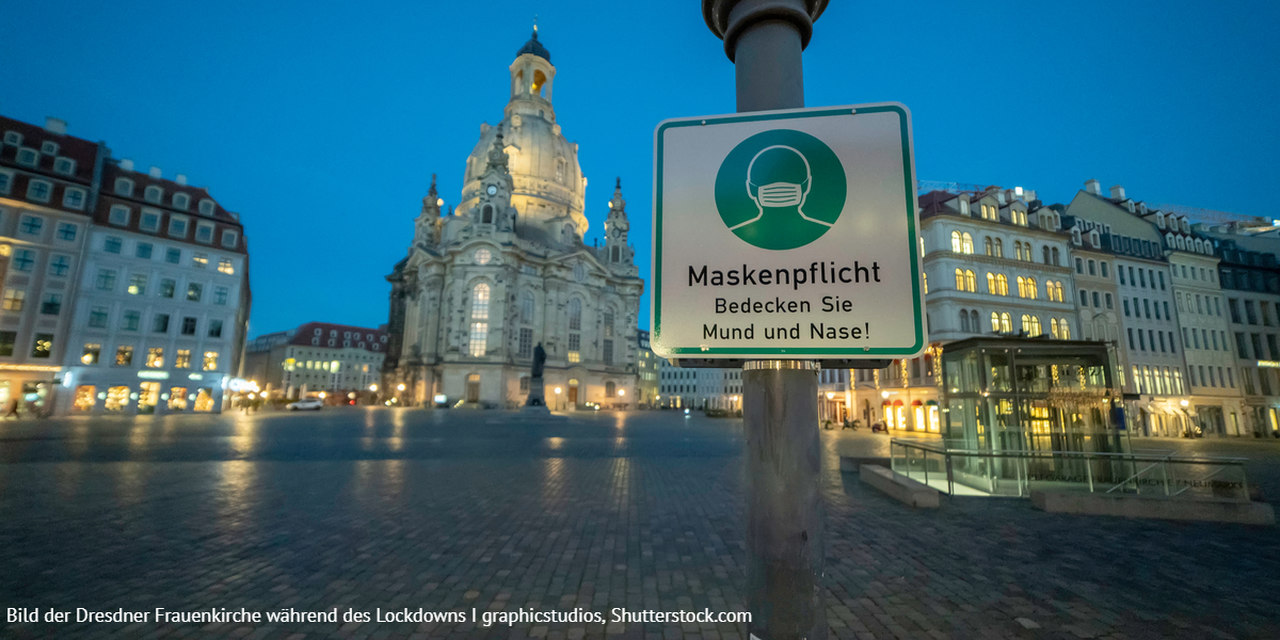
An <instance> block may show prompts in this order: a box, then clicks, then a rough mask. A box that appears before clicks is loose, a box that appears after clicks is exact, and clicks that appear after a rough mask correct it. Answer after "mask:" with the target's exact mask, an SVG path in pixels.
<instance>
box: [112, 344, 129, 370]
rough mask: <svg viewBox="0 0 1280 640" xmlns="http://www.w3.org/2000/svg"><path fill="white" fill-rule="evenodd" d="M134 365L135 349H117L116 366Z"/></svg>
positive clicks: (125, 346) (124, 346)
mask: <svg viewBox="0 0 1280 640" xmlns="http://www.w3.org/2000/svg"><path fill="white" fill-rule="evenodd" d="M131 364H133V347H131V346H128V345H122V346H119V347H116V366H117V367H127V366H129V365H131Z"/></svg>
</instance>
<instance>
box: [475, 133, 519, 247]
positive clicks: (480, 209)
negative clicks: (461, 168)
mask: <svg viewBox="0 0 1280 640" xmlns="http://www.w3.org/2000/svg"><path fill="white" fill-rule="evenodd" d="M511 186H512V183H511V171H510V169H509V168H508V167H507V152H506V151H505V145H504V144H503V139H502V129H501V128H499V129H498V135H496V136H495V137H494V139H493V146H492V147H490V148H489V159H488V162H487V163H486V165H485V168H484V173H482V174H480V188H481V191H480V195H479V196H478V201H477V203H476V206H475V208H473V209H472V210H471V217H472V220H473V222H474V223H476V224H479V225H481V228H483V229H496V230H498V231H511V229H512V223H513V222H514V218H515V215H514V214H515V211H514V210H512V209H511Z"/></svg>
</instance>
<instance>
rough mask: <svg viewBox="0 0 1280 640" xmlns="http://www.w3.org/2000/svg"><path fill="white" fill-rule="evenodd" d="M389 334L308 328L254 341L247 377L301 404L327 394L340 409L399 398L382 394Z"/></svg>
mask: <svg viewBox="0 0 1280 640" xmlns="http://www.w3.org/2000/svg"><path fill="white" fill-rule="evenodd" d="M387 340H388V338H387V332H386V330H385V329H383V328H378V329H370V328H367V327H353V326H348V325H341V324H331V323H327V322H308V323H306V324H304V325H302V326H300V327H297V328H294V329H290V330H288V331H280V332H276V333H268V334H265V335H262V336H258V337H257V338H254V339H253V341H251V342H250V343H249V344H248V345H247V346H246V347H245V366H244V376H245V377H246V378H248V379H250V380H253V381H255V382H257V383H258V385H259V387H260V388H261V389H262V391H263V393H265V394H266V395H267V397H270V398H282V399H289V400H296V399H298V398H302V397H316V396H318V394H319V393H320V392H324V393H325V399H326V400H332V401H333V402H335V403H341V402H345V401H352V400H357V401H358V400H360V399H363V400H364V401H366V402H368V401H371V400H372V399H373V398H374V397H388V398H394V397H397V390H396V389H394V388H392V389H379V387H378V383H379V382H380V381H381V375H382V373H381V372H382V363H383V359H384V358H385V357H386V350H387Z"/></svg>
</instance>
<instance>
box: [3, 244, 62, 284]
mask: <svg viewBox="0 0 1280 640" xmlns="http://www.w3.org/2000/svg"><path fill="white" fill-rule="evenodd" d="M39 262H40V254H39V253H37V252H36V250H35V249H14V250H13V253H12V254H11V255H10V257H9V266H10V268H12V269H13V270H14V271H15V272H17V273H32V272H34V271H35V270H36V265H37V264H38V263H39ZM45 273H47V274H49V275H50V276H53V277H55V278H65V277H67V276H69V275H71V256H69V255H66V254H62V253H55V254H52V255H50V256H49V264H48V266H47V268H46V271H45Z"/></svg>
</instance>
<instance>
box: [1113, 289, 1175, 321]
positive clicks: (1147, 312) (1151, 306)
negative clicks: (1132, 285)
mask: <svg viewBox="0 0 1280 640" xmlns="http://www.w3.org/2000/svg"><path fill="white" fill-rule="evenodd" d="M1107 295H1111V294H1107ZM1121 302H1123V303H1124V305H1123V306H1124V317H1126V318H1129V317H1133V318H1146V319H1147V320H1150V319H1152V317H1154V318H1155V319H1156V320H1173V315H1172V314H1170V313H1169V301H1168V300H1151V299H1150V298H1132V299H1130V298H1123V299H1122V300H1121ZM1139 302H1141V303H1142V304H1141V305H1139V304H1138V303H1139ZM1130 303H1132V304H1130ZM1162 305H1163V307H1164V316H1161V315H1160V307H1161V306H1162ZM1130 308H1132V313H1131V309H1130ZM1152 311H1154V312H1155V313H1154V314H1152Z"/></svg>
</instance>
